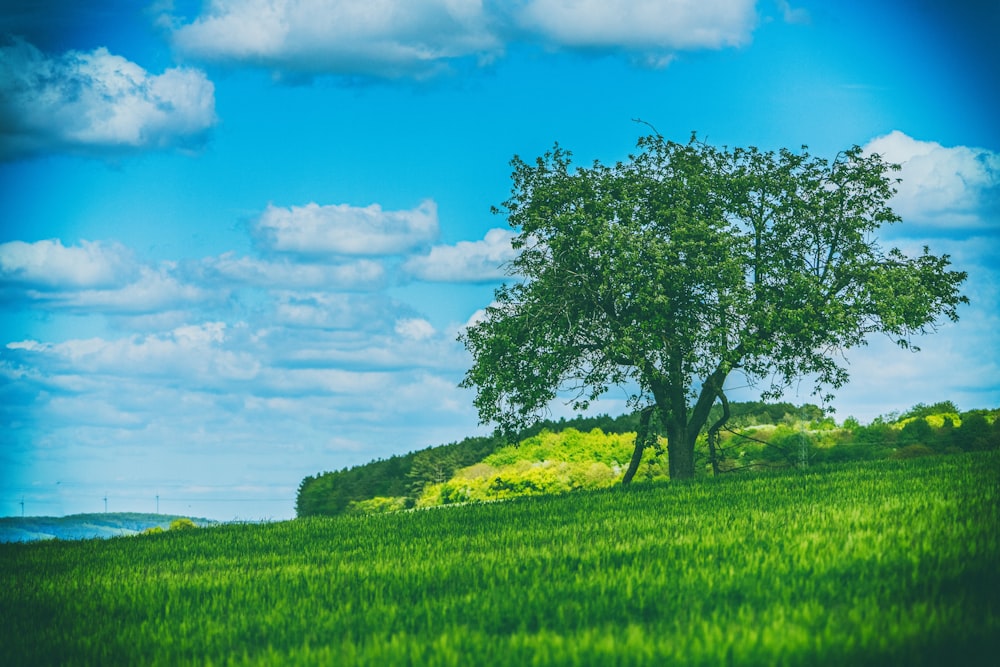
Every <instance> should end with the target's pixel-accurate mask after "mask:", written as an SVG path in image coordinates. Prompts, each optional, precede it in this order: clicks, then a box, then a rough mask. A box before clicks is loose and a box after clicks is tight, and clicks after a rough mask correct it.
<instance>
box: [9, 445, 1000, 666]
mask: <svg viewBox="0 0 1000 667" xmlns="http://www.w3.org/2000/svg"><path fill="white" fill-rule="evenodd" d="M998 468H1000V452H997V451H989V452H972V453H966V454H956V455H952V456H936V457H922V458H915V459H905V460H892V459H888V460H880V461H871V462H852V463H847V464H841V465H838V466H836V467H831V468H829V469H827V470H825V471H823V472H818V471H817V470H815V469H808V470H802V469H798V468H789V469H784V470H776V471H768V472H763V473H756V472H755V473H753V474H750V475H723V476H720V477H704V478H701V479H695V480H691V481H688V482H683V483H678V484H658V483H650V484H637V485H633V486H632V487H630V488H627V489H623V488H615V489H609V490H602V491H581V492H577V493H574V494H563V495H548V496H539V497H534V498H517V499H514V500H512V501H510V502H501V503H469V504H465V505H462V506H458V507H451V508H448V509H447V510H422V511H411V512H394V513H387V514H380V515H364V516H341V517H335V518H311V519H296V520H294V521H288V522H283V523H275V524H267V525H222V526H219V527H215V528H208V529H204V530H190V531H168V532H165V533H162V534H159V535H148V536H147V535H144V536H139V537H135V538H131V539H127V540H120V539H119V540H85V541H76V542H51V541H50V542H36V543H32V544H0V609H2V610H5V611H9V612H10V613H7V614H5V621H4V623H2V624H0V646H3V651H4V653H3V659H2V660H0V662H4V664H11V665H33V666H44V665H67V664H74V665H143V664H163V665H193V664H198V665H208V664H214V665H223V664H226V665H274V666H278V665H281V666H282V667H288V666H294V665H342V666H344V667H352V666H360V665H426V666H427V667H439V666H440V667H446V666H447V667H454V666H457V665H483V666H484V667H507V666H510V667H513V666H515V665H516V666H520V665H529V664H530V665H540V666H544V665H635V666H638V665H693V666H706V667H707V666H708V665H730V664H732V665H786V666H800V665H801V666H805V665H809V666H820V667H822V666H825V665H830V666H833V665H838V666H839V665H852V666H860V667H867V666H871V667H874V666H876V665H879V666H881V665H907V666H909V667H931V666H936V665H963V666H970V667H977V666H979V665H982V666H983V667H985V666H986V665H994V664H996V655H997V654H998V651H1000V608H998V606H997V599H996V591H997V590H1000V570H998V569H997V567H996V564H997V562H1000V539H998V530H997V526H1000V495H998V494H1000V487H998V485H997V483H996V482H997V476H996V473H997V470H998Z"/></svg>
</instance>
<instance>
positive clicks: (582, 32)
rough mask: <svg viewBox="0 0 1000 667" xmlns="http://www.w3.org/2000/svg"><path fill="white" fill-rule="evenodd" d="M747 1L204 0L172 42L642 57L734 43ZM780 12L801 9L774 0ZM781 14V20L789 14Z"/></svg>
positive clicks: (365, 62) (400, 68)
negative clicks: (529, 48) (525, 47)
mask: <svg viewBox="0 0 1000 667" xmlns="http://www.w3.org/2000/svg"><path fill="white" fill-rule="evenodd" d="M754 5H755V2H754V0H517V1H515V2H507V3H503V2H497V1H496V0H488V1H486V2H483V1H482V0H424V1H422V2H416V1H413V0H250V1H246V0H213V1H212V2H210V3H208V4H207V6H206V8H205V9H204V11H203V12H202V13H201V14H200V15H199V16H198V17H196V18H195V19H194V20H192V21H190V22H183V23H182V22H179V21H178V20H177V19H175V18H173V17H166V18H165V21H166V22H167V23H169V24H171V25H172V26H173V31H174V32H173V42H174V46H175V48H176V49H177V50H178V51H179V52H180V53H181V54H183V55H186V56H189V57H194V58H200V59H204V60H209V61H214V62H225V63H232V64H242V65H249V66H254V67H264V68H268V69H271V70H273V71H275V72H277V73H282V72H290V73H304V74H339V75H347V76H373V77H379V78H399V77H417V78H421V77H426V76H430V75H433V74H436V73H438V72H440V71H442V70H447V69H448V68H449V66H450V65H451V63H454V62H455V61H457V60H459V59H463V58H465V59H475V60H476V61H478V62H480V63H489V62H493V61H494V60H495V59H496V58H497V57H499V56H500V55H502V54H503V52H504V50H505V49H506V46H507V43H508V42H510V41H523V42H527V43H532V44H538V45H540V46H542V47H543V48H569V49H585V50H589V49H600V50H613V51H624V52H628V53H630V54H632V55H633V59H634V60H635V61H636V62H640V63H643V64H644V65H646V66H664V65H666V64H667V63H669V62H670V61H671V60H672V59H673V55H672V53H671V52H673V51H678V50H692V49H706V48H708V49H719V48H724V47H729V46H741V45H744V44H746V43H748V42H749V41H750V37H751V34H752V32H753V29H754V28H755V27H756V25H757V14H756V11H755V9H754ZM779 9H781V10H782V11H783V12H784V13H785V15H786V18H788V17H801V12H796V10H792V9H791V8H789V7H788V6H787V3H785V4H784V5H781V6H779ZM789 20H790V19H789Z"/></svg>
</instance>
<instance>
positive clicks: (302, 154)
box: [0, 0, 1000, 520]
mask: <svg viewBox="0 0 1000 667" xmlns="http://www.w3.org/2000/svg"><path fill="white" fill-rule="evenodd" d="M266 4H267V3H252V4H245V3H240V2H237V1H236V0H215V1H214V2H211V3H207V2H206V3H201V2H197V1H195V0H178V1H176V2H173V3H161V2H152V1H150V2H148V3H144V4H138V5H137V4H136V3H133V2H130V1H129V0H97V1H96V2H92V3H86V6H81V5H79V4H78V3H74V2H69V1H68V0H41V1H39V0H17V1H15V2H13V3H8V4H7V5H6V6H5V7H6V8H5V9H2V10H0V118H3V119H4V120H3V121H2V122H3V124H4V126H3V127H2V128H0V192H3V197H0V295H2V298H0V313H2V315H0V317H2V321H3V330H2V333H3V340H2V341H0V369H2V375H0V377H2V381H0V382H2V384H0V387H2V391H3V401H2V402H0V411H2V412H0V414H2V417H0V419H2V426H3V428H2V431H0V488H2V489H3V494H2V495H0V515H3V516H20V512H21V504H20V503H21V501H22V499H24V502H25V504H26V505H27V507H29V508H31V507H41V508H50V509H51V510H52V512H58V515H61V516H65V515H67V514H77V513H90V512H91V509H92V508H94V507H97V508H101V507H103V506H104V500H103V499H104V498H107V499H108V501H107V502H108V506H109V509H111V510H116V509H117V510H119V511H139V512H145V511H152V509H153V508H155V507H156V498H157V496H159V503H160V506H159V507H160V510H162V511H164V512H169V513H176V514H182V515H194V516H198V517H203V518H211V519H216V520H232V519H240V517H242V519H240V520H261V519H264V520H282V519H286V518H292V517H294V506H295V495H296V491H297V489H298V486H299V484H300V482H301V481H302V479H304V478H305V477H306V476H310V475H316V474H319V473H320V472H323V471H331V470H340V469H342V468H344V467H350V466H354V465H360V464H363V463H365V462H368V461H371V460H375V459H378V458H388V457H389V456H392V455H395V454H405V453H407V452H409V451H415V450H419V449H423V448H425V447H428V446H435V445H440V444H444V443H448V442H454V441H457V440H460V439H462V438H464V437H468V436H474V435H485V434H488V433H489V432H491V431H492V429H491V428H490V427H488V426H481V425H479V424H478V417H477V414H476V412H475V409H474V407H473V404H472V397H473V392H471V391H468V390H463V389H460V388H459V387H458V386H457V385H458V383H459V381H460V380H461V378H462V375H463V374H464V372H465V371H466V369H467V368H468V367H469V365H470V357H469V355H468V353H467V352H466V351H465V350H464V348H463V347H462V345H461V344H460V343H459V342H457V341H456V335H457V333H458V332H459V331H461V329H462V328H463V327H464V326H466V325H467V324H468V323H469V322H470V321H474V319H475V318H476V316H477V313H478V312H479V311H480V310H481V309H483V308H485V307H486V306H488V305H489V304H490V302H491V301H492V297H493V291H494V289H496V288H497V287H498V286H499V285H500V284H501V283H502V281H503V280H504V279H505V278H507V276H506V274H505V273H504V270H503V264H504V262H506V261H508V260H510V259H511V257H512V256H513V250H512V249H511V247H510V239H511V236H512V233H511V231H510V230H509V228H508V227H507V225H506V221H505V220H504V219H502V218H501V217H499V216H494V215H491V214H490V207H491V206H494V205H499V204H500V203H501V202H502V201H503V200H505V199H506V198H507V196H508V195H509V190H510V167H509V164H508V163H509V161H510V160H511V158H512V157H513V156H514V155H519V156H521V157H522V158H524V159H526V160H529V161H530V160H532V159H534V157H536V156H538V155H541V154H542V153H544V152H545V151H546V150H549V149H550V148H551V147H552V146H553V144H554V143H556V142H558V143H559V144H560V146H562V147H564V148H566V149H568V150H570V151H572V153H573V155H574V162H575V163H576V164H579V165H586V164H588V163H590V162H591V161H593V160H595V159H597V160H600V161H602V162H604V163H613V162H614V161H616V160H623V159H626V158H627V156H628V154H629V152H630V151H633V150H634V149H635V145H636V140H637V139H638V138H639V137H640V136H642V135H644V134H648V129H649V128H648V127H646V125H643V124H640V123H637V122H635V120H634V119H641V120H642V121H643V122H645V123H649V124H650V125H652V126H654V127H656V128H657V129H658V131H659V132H662V133H663V135H664V136H665V137H666V138H668V139H671V140H675V141H685V140H686V139H687V138H688V137H690V135H691V132H692V131H696V132H697V133H698V136H699V137H701V138H702V139H703V140H705V141H707V142H709V143H712V144H716V145H729V146H750V145H754V146H758V147H760V148H761V149H764V150H777V149H779V148H782V147H786V148H790V149H795V150H797V149H798V147H799V146H803V145H808V146H809V149H810V153H812V154H814V155H817V156H822V157H827V158H832V157H833V156H834V155H835V154H836V153H837V152H838V151H841V150H844V149H847V148H849V147H851V146H853V145H858V146H862V147H864V148H865V150H866V151H868V152H877V153H880V154H882V155H883V156H884V157H886V158H887V159H888V160H890V161H893V162H898V163H900V164H901V167H902V170H901V172H900V174H899V175H900V177H901V178H902V179H903V180H902V183H901V184H900V186H899V191H898V193H897V195H896V197H895V198H894V199H893V207H894V209H895V210H896V211H897V212H898V213H899V214H900V215H901V216H902V218H903V222H902V223H901V224H899V225H894V226H891V227H888V228H883V229H882V230H881V233H880V240H881V241H882V242H883V243H884V244H885V245H895V246H898V247H900V248H901V249H903V250H904V251H905V252H907V253H911V254H912V253H914V252H918V251H919V249H920V247H921V246H923V245H928V246H930V249H931V252H933V253H935V254H944V253H947V254H949V255H950V256H951V258H952V262H953V268H954V269H956V270H961V271H967V272H968V274H969V277H968V280H967V282H966V283H965V284H964V285H963V288H962V291H963V293H964V294H966V295H967V296H969V298H970V300H971V304H970V305H968V306H963V307H961V308H960V309H959V314H960V320H959V322H957V323H951V322H945V323H942V324H941V325H940V326H939V327H938V328H937V331H936V332H935V333H933V334H932V335H928V336H925V337H919V338H917V339H916V340H915V342H916V344H917V345H918V346H920V347H921V348H922V349H921V351H920V352H919V353H913V352H911V351H906V350H902V349H899V348H898V347H897V346H896V345H895V344H894V343H893V342H892V341H890V340H888V339H887V338H886V337H875V338H872V339H870V342H869V345H868V346H867V347H864V348H859V349H855V350H850V351H848V352H847V353H846V360H847V362H848V363H849V366H848V370H849V372H850V373H851V381H850V383H849V384H848V385H847V386H845V387H844V388H842V389H840V390H838V391H836V392H835V394H836V398H835V399H834V401H833V402H832V404H831V406H830V407H832V408H834V409H835V410H836V413H835V415H834V417H835V419H836V420H837V421H838V423H840V422H843V420H844V419H846V418H847V417H849V416H853V417H855V418H856V419H858V420H860V421H861V422H863V423H868V422H870V421H871V420H872V419H873V418H875V417H876V416H879V415H886V414H889V413H891V412H893V411H904V410H906V409H908V408H910V407H912V406H913V405H915V404H917V403H928V404H932V403H935V402H939V401H945V400H950V401H952V402H954V403H955V404H956V405H957V406H958V407H959V408H961V409H962V410H970V409H979V408H987V409H988V408H992V407H997V406H1000V312H998V311H1000V309H998V307H997V304H998V303H1000V289H998V285H1000V124H998V123H997V122H996V118H995V110H996V109H997V108H1000V46H998V44H997V42H996V40H995V35H996V33H997V31H998V29H1000V6H998V5H996V3H989V2H982V1H979V0H960V1H958V2H938V1H936V0H917V1H916V2H904V1H903V0H889V1H887V2H885V3H879V4H878V6H872V5H871V3H866V2H862V1H861V0H849V1H847V2H843V3H837V5H836V6H829V5H828V4H826V3H822V2H819V1H818V0H810V1H806V0H803V1H801V2H796V1H794V0H761V1H760V2H754V1H752V0H732V1H731V2H728V3H702V4H701V5H690V4H689V3H678V2H662V3H651V2H648V1H645V0H632V1H627V0H617V1H611V2H607V3H604V4H600V3H598V4H594V3H578V4H577V5H576V6H575V8H573V9H572V11H571V10H570V9H569V8H570V6H571V5H572V4H573V3H552V2H548V1H547V0H524V1H523V2H519V3H514V4H512V5H509V6H508V5H504V4H503V3H498V2H495V1H494V0H487V1H486V2H476V1H472V0H470V1H468V2H444V1H443V0H425V1H424V2H419V3H416V2H404V0H389V1H388V2H386V3H381V4H379V5H378V9H372V8H371V6H370V5H368V4H363V3H361V2H359V1H358V0H322V1H321V2H320V3H310V4H309V5H308V6H307V5H305V4H303V0H290V1H289V2H288V3H285V4H284V5H282V6H281V7H280V8H272V9H274V11H273V12H271V13H270V14H269V13H268V12H267V11H266V10H267V7H266ZM318 6H321V7H322V8H323V9H324V12H323V13H321V14H319V15H313V14H310V13H309V10H310V9H313V10H315V8H316V7H318ZM361 6H364V7H365V8H367V9H369V10H370V11H368V12H367V13H366V12H359V11H358V8H359V7H361ZM282 12H283V13H282ZM379 12H383V13H379ZM740 384H741V383H740V382H739V381H738V379H735V378H734V379H733V380H732V381H731V382H729V383H728V384H727V393H728V394H729V397H730V399H731V400H734V401H747V400H757V399H758V398H759V393H754V391H753V390H752V388H748V387H740V386H739V385H740ZM625 398H626V395H625V393H624V392H611V393H609V394H608V395H607V396H606V397H604V398H603V399H602V400H600V401H598V402H596V403H595V404H594V406H593V408H592V409H591V410H590V411H589V412H588V413H587V414H601V413H605V414H609V415H616V414H621V413H622V412H624V411H625V409H626V408H625ZM781 400H783V401H787V402H790V403H795V404H797V405H798V404H802V403H809V402H813V403H816V402H818V398H817V397H814V396H810V395H809V384H808V382H804V383H803V384H802V386H801V387H791V388H789V390H788V391H787V392H786V394H785V395H784V396H783V397H782V399H781ZM573 414H574V413H573V411H572V410H571V409H570V408H569V407H568V406H567V405H566V404H565V403H563V402H560V401H557V402H556V403H554V404H553V405H552V406H551V417H552V418H554V419H558V418H559V417H567V418H569V417H571V416H572V415H573ZM118 503H122V504H121V505H119V504H118ZM126 504H127V506H128V508H129V509H128V510H125V509H119V508H120V507H125V506H126ZM56 515H57V514H53V513H43V514H39V515H38V516H56Z"/></svg>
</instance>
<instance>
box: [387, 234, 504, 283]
mask: <svg viewBox="0 0 1000 667" xmlns="http://www.w3.org/2000/svg"><path fill="white" fill-rule="evenodd" d="M513 238H514V233H513V232H511V231H510V230H507V229H499V228H497V229H491V230H489V231H488V232H486V237H485V238H484V239H483V240H482V241H459V242H458V243H456V244H455V245H438V246H434V247H433V248H431V251H430V253H429V254H427V255H424V256H420V257H411V258H410V259H409V260H407V261H406V262H405V263H404V265H403V269H404V271H406V272H408V273H409V274H411V275H413V276H415V277H417V278H420V279H421V280H428V281H434V282H489V281H494V280H501V279H503V278H505V277H507V273H506V270H505V265H506V264H507V263H508V262H510V261H511V260H512V259H514V257H515V256H516V253H515V251H514V249H513V248H512V247H511V245H510V244H511V240H512V239H513Z"/></svg>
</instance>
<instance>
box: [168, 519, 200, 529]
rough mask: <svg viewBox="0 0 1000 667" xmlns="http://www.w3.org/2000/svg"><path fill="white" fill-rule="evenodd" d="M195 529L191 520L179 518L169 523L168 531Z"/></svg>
mask: <svg viewBox="0 0 1000 667" xmlns="http://www.w3.org/2000/svg"><path fill="white" fill-rule="evenodd" d="M197 527H198V526H196V525H195V523H194V521H192V520H191V519H185V518H180V519H174V520H173V521H171V522H170V530H191V529H192V528H197Z"/></svg>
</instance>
